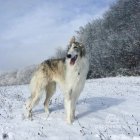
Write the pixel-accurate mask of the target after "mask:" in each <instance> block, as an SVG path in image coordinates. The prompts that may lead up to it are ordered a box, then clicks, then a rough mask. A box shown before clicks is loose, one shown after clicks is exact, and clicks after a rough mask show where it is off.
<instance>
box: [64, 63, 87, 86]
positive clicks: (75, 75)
mask: <svg viewBox="0 0 140 140" xmlns="http://www.w3.org/2000/svg"><path fill="white" fill-rule="evenodd" d="M84 67H85V66H83V65H82V64H79V65H76V66H74V67H71V66H70V67H68V68H67V72H66V86H67V87H68V88H74V87H75V88H76V87H77V86H78V85H79V84H80V83H81V82H82V81H83V79H85V77H86V72H85V69H84Z"/></svg>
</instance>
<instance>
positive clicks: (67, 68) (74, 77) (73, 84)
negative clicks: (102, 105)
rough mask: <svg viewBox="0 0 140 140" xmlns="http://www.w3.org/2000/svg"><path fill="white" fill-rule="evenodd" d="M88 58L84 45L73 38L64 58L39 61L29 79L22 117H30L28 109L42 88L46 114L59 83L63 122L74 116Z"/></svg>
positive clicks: (69, 121)
mask: <svg viewBox="0 0 140 140" xmlns="http://www.w3.org/2000/svg"><path fill="white" fill-rule="evenodd" d="M88 70H89V61H88V58H87V55H86V50H85V47H84V46H83V45H82V44H81V43H79V42H76V40H75V37H73V38H72V39H71V41H70V43H69V46H68V51H67V55H66V57H65V58H64V59H50V60H46V61H44V62H43V63H41V64H40V65H39V67H38V69H37V70H36V72H35V73H34V75H33V77H32V79H31V83H30V86H31V96H30V97H29V99H28V100H27V102H26V104H25V106H26V111H27V114H26V117H31V116H32V114H31V113H32V108H33V107H34V106H35V105H37V103H38V101H39V98H40V97H41V95H42V93H43V91H44V90H45V91H46V99H45V102H44V107H45V111H46V112H47V114H48V113H49V101H50V98H51V97H52V95H53V94H54V92H55V90H56V83H57V84H59V86H60V88H61V90H62V92H63V95H64V106H65V111H66V120H67V123H69V124H71V123H72V122H73V121H74V117H75V108H76V102H77V99H78V97H79V95H80V93H81V92H82V90H83V88H84V84H85V81H86V77H87V73H88Z"/></svg>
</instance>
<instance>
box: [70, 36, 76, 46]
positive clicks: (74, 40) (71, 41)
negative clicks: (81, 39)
mask: <svg viewBox="0 0 140 140" xmlns="http://www.w3.org/2000/svg"><path fill="white" fill-rule="evenodd" d="M74 42H76V39H75V36H73V37H72V38H71V40H70V46H71V45H72V43H74Z"/></svg>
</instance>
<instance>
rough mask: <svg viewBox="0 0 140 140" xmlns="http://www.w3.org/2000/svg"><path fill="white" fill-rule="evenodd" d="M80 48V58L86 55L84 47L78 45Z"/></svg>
mask: <svg viewBox="0 0 140 140" xmlns="http://www.w3.org/2000/svg"><path fill="white" fill-rule="evenodd" d="M80 47H81V52H80V56H81V57H84V56H85V55H86V49H85V46H84V45H83V44H80Z"/></svg>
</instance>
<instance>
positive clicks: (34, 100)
mask: <svg viewBox="0 0 140 140" xmlns="http://www.w3.org/2000/svg"><path fill="white" fill-rule="evenodd" d="M46 85H47V80H46V78H44V76H43V75H42V74H40V73H37V74H36V75H35V76H34V77H33V78H32V80H31V83H30V86H31V96H30V97H29V99H28V100H27V102H26V103H25V107H26V111H27V112H26V117H28V118H30V117H31V116H32V114H31V111H32V108H33V107H34V106H35V105H37V104H38V102H39V99H40V97H41V95H42V93H43V90H45V87H46Z"/></svg>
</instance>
